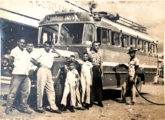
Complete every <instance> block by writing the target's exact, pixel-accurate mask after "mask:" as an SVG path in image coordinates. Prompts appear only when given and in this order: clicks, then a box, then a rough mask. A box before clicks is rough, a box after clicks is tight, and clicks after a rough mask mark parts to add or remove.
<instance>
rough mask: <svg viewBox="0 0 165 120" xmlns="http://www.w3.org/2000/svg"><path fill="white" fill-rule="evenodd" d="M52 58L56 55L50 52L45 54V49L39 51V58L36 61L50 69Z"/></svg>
mask: <svg viewBox="0 0 165 120" xmlns="http://www.w3.org/2000/svg"><path fill="white" fill-rule="evenodd" d="M54 57H58V55H57V54H56V53H52V52H51V51H49V52H46V51H45V49H41V51H40V57H39V59H38V60H37V61H38V62H40V63H41V66H45V67H47V68H49V69H50V68H51V67H52V65H53V62H54Z"/></svg>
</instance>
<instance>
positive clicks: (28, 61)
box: [23, 50, 37, 74]
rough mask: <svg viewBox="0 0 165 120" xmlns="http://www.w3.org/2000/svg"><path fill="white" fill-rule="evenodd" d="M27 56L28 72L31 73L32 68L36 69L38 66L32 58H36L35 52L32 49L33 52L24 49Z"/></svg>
mask: <svg viewBox="0 0 165 120" xmlns="http://www.w3.org/2000/svg"><path fill="white" fill-rule="evenodd" d="M23 52H24V54H25V56H26V61H27V64H26V65H27V66H26V68H27V73H28V74H29V71H30V70H36V69H37V66H35V65H34V64H33V63H32V62H31V58H35V56H34V52H33V51H32V52H31V53H29V52H28V51H27V50H24V51H23Z"/></svg>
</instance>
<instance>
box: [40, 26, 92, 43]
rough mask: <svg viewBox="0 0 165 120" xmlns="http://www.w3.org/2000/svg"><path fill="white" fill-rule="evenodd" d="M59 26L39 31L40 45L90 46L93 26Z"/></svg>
mask: <svg viewBox="0 0 165 120" xmlns="http://www.w3.org/2000/svg"><path fill="white" fill-rule="evenodd" d="M59 26H60V25H46V26H43V27H42V28H41V29H42V30H41V32H40V33H41V37H40V43H41V44H42V43H44V42H45V41H50V42H51V43H52V44H57V43H58V44H60V45H79V44H91V43H92V41H94V36H95V35H94V25H93V24H84V23H72V24H68V23H67V24H62V25H61V27H59Z"/></svg>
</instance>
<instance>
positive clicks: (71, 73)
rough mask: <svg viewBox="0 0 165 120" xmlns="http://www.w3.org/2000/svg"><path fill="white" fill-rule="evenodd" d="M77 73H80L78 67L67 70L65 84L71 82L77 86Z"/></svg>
mask: <svg viewBox="0 0 165 120" xmlns="http://www.w3.org/2000/svg"><path fill="white" fill-rule="evenodd" d="M77 75H79V73H78V71H77V70H76V69H73V70H69V71H68V72H67V76H66V82H65V84H70V85H72V86H76V82H77V80H78V78H77V77H76V76H77Z"/></svg>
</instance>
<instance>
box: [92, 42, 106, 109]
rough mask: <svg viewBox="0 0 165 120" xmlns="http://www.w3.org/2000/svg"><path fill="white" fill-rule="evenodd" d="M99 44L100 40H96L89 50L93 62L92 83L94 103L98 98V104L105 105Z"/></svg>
mask: <svg viewBox="0 0 165 120" xmlns="http://www.w3.org/2000/svg"><path fill="white" fill-rule="evenodd" d="M99 46H100V43H99V42H98V41H94V42H93V44H92V48H91V50H90V52H89V58H90V60H91V62H92V64H93V83H92V93H93V95H92V101H91V102H92V104H93V102H94V99H95V98H96V99H97V102H98V105H99V106H100V107H103V104H102V65H101V64H102V58H101V56H100V55H99V53H98V51H99Z"/></svg>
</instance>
